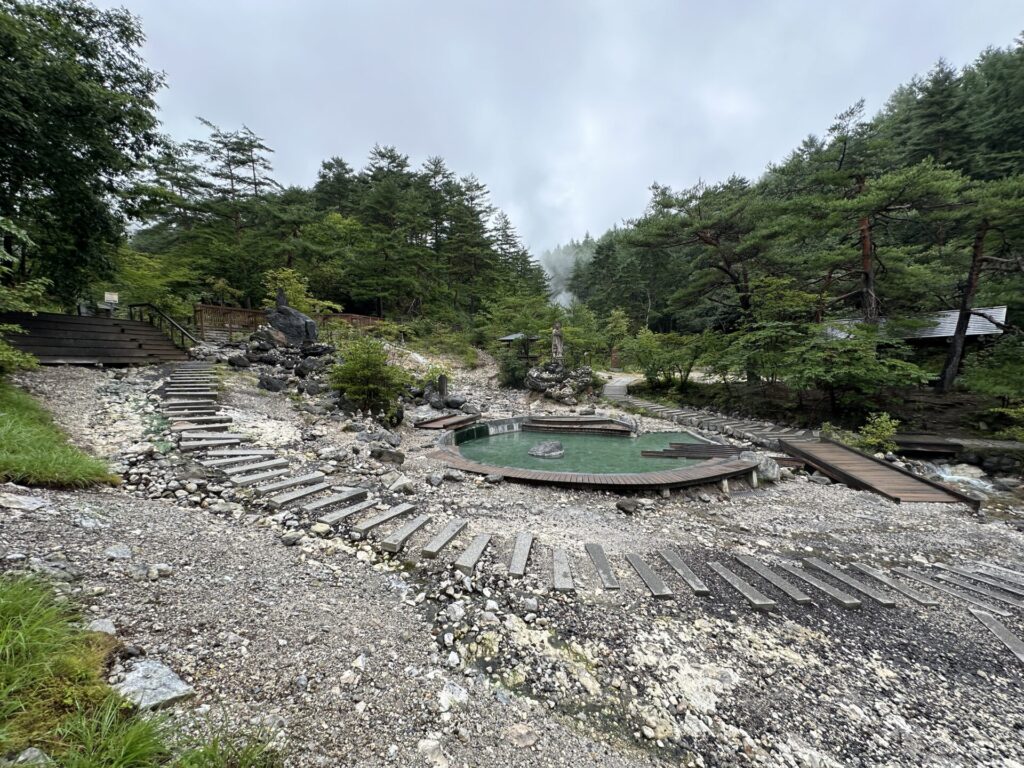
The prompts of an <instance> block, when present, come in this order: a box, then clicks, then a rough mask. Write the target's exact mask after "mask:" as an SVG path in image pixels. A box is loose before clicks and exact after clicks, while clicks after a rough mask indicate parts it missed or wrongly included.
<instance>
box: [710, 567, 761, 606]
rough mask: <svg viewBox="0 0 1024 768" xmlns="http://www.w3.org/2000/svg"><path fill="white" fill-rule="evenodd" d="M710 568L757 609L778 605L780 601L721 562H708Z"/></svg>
mask: <svg viewBox="0 0 1024 768" xmlns="http://www.w3.org/2000/svg"><path fill="white" fill-rule="evenodd" d="M708 568H710V569H711V570H713V571H714V572H715V573H717V574H718V575H719V576H721V577H722V579H724V580H725V582H726V584H728V585H729V586H730V587H732V588H733V589H735V590H736V591H737V592H739V593H740V594H741V595H742V596H743V599H744V600H746V601H747V602H748V603H750V606H751V607H752V608H753V609H754V610H755V611H770V610H772V609H774V608H776V607H778V603H776V602H775V601H774V600H772V599H770V598H768V597H765V596H764V595H762V594H761V593H760V592H759V591H757V590H756V589H754V587H752V586H751V585H750V584H748V583H747V582H745V581H744V580H743V579H741V578H740V577H739V576H737V575H736V574H735V573H733V572H732V571H730V570H729V569H728V568H726V567H725V566H724V565H722V564H721V563H714V562H712V563H708Z"/></svg>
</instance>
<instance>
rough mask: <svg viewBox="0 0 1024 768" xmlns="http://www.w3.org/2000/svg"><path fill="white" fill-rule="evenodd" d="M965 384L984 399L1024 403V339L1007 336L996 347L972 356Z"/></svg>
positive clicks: (968, 362) (968, 359) (965, 373)
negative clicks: (991, 397)
mask: <svg viewBox="0 0 1024 768" xmlns="http://www.w3.org/2000/svg"><path fill="white" fill-rule="evenodd" d="M963 384H964V386H965V387H967V389H969V390H970V391H972V392H977V393H978V394H982V395H992V396H995V397H1001V398H1003V399H1004V400H1021V399H1024V338H1022V337H1021V336H1004V337H1002V338H1000V339H999V340H998V341H997V342H996V343H995V344H994V345H992V346H990V347H986V348H983V349H980V350H978V351H976V352H975V353H974V354H972V355H969V356H968V357H967V360H966V361H965V364H964V374H963Z"/></svg>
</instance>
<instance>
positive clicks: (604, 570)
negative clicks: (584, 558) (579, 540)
mask: <svg viewBox="0 0 1024 768" xmlns="http://www.w3.org/2000/svg"><path fill="white" fill-rule="evenodd" d="M583 548H584V549H585V550H586V551H587V554H588V555H590V561H591V562H592V563H593V564H594V569H595V570H596V571H597V576H598V578H599V579H600V580H601V586H602V587H604V588H605V589H619V580H618V579H617V578H615V572H614V571H613V570H612V564H611V563H609V562H608V557H607V555H605V553H604V547H602V546H601V545H600V544H584V545H583Z"/></svg>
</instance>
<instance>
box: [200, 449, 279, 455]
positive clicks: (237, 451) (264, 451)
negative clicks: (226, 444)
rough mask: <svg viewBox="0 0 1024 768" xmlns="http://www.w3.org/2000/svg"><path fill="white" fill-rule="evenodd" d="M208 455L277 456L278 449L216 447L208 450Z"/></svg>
mask: <svg viewBox="0 0 1024 768" xmlns="http://www.w3.org/2000/svg"><path fill="white" fill-rule="evenodd" d="M206 455H207V456H213V457H220V456H276V455H277V451H273V450H271V449H269V448H215V449H214V450H212V451H208V452H207V454H206Z"/></svg>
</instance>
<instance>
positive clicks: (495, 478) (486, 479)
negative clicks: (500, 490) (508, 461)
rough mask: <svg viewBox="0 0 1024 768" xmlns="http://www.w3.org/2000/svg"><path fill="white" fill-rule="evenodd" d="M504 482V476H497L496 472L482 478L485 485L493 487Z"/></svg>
mask: <svg viewBox="0 0 1024 768" xmlns="http://www.w3.org/2000/svg"><path fill="white" fill-rule="evenodd" d="M504 480H505V476H504V475H499V474H498V473H497V472H492V473H491V474H489V475H487V476H486V477H484V482H485V483H490V484H491V485H495V484H497V483H501V482H503V481H504Z"/></svg>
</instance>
